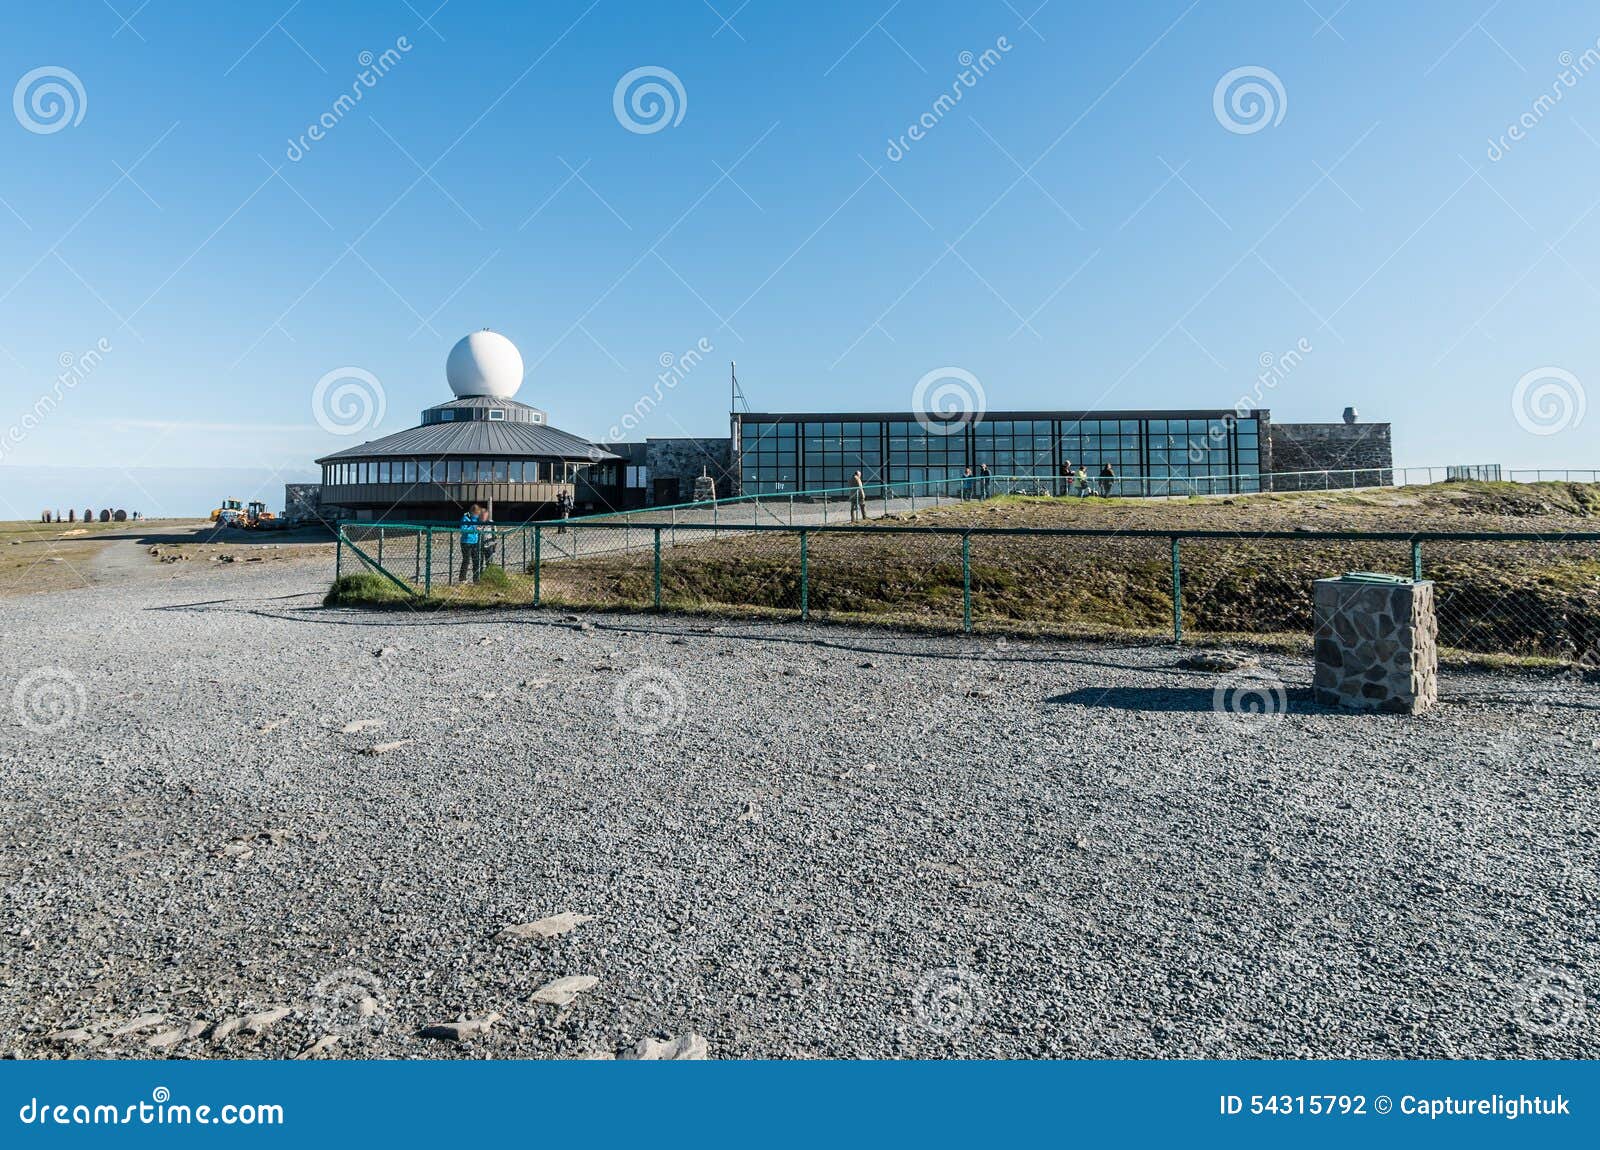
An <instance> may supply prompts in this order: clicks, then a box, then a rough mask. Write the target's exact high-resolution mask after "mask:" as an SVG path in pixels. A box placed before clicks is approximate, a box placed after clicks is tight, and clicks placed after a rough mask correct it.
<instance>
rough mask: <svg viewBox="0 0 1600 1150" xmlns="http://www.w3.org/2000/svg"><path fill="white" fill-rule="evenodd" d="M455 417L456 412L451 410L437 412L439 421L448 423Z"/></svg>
mask: <svg viewBox="0 0 1600 1150" xmlns="http://www.w3.org/2000/svg"><path fill="white" fill-rule="evenodd" d="M455 417H456V413H455V412H453V411H441V412H440V413H439V422H440V423H449V422H450V421H452V420H453V419H455Z"/></svg>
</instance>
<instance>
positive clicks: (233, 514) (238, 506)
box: [211, 499, 245, 525]
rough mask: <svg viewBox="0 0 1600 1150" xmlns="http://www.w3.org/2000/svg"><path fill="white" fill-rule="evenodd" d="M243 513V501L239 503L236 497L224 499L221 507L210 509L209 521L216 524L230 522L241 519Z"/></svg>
mask: <svg viewBox="0 0 1600 1150" xmlns="http://www.w3.org/2000/svg"><path fill="white" fill-rule="evenodd" d="M244 515H245V510H244V504H243V503H240V502H239V501H238V500H237V499H224V500H223V501H222V506H221V507H216V508H213V509H212V511H211V522H213V523H216V524H218V525H222V524H232V523H235V522H237V521H238V520H240V519H243V518H244Z"/></svg>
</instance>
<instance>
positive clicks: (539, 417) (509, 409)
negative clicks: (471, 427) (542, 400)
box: [422, 395, 547, 425]
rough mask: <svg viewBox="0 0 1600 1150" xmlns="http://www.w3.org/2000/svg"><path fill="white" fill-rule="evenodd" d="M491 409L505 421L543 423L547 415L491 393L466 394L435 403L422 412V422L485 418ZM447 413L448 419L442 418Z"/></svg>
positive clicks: (457, 421)
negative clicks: (446, 401) (458, 397)
mask: <svg viewBox="0 0 1600 1150" xmlns="http://www.w3.org/2000/svg"><path fill="white" fill-rule="evenodd" d="M491 411H498V412H500V413H501V419H502V420H503V421H505V422H507V423H545V422H547V416H546V415H545V412H544V411H543V410H542V409H541V408H537V407H529V406H528V405H527V404H526V403H518V402H517V401H516V400H514V399H497V398H495V397H494V396H491V395H466V396H462V397H461V398H460V399H452V400H450V401H449V402H448V403H436V404H434V405H433V406H432V407H430V408H428V409H427V410H425V411H424V412H423V413H422V422H423V423H424V424H425V425H426V424H432V423H448V422H455V423H460V422H462V420H463V419H486V418H488V414H489V412H491ZM447 413H448V415H449V417H450V418H449V419H445V418H443V417H444V416H445V415H446V414H447Z"/></svg>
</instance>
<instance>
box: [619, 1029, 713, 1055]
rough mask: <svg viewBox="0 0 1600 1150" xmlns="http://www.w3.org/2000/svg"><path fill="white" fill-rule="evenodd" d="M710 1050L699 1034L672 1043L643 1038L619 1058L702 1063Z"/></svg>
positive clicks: (686, 1035) (688, 1035) (676, 1039)
mask: <svg viewBox="0 0 1600 1150" xmlns="http://www.w3.org/2000/svg"><path fill="white" fill-rule="evenodd" d="M709 1049H710V1048H709V1047H708V1046H707V1044H706V1040H705V1039H704V1038H701V1037H700V1036H699V1035H698V1034H685V1035H684V1036H683V1037H681V1038H674V1039H672V1040H671V1041H670V1042H658V1041H656V1040H655V1039H654V1038H641V1039H639V1043H638V1045H637V1046H635V1047H633V1049H631V1050H628V1051H625V1052H624V1053H622V1054H619V1055H617V1057H618V1058H622V1059H638V1060H642V1061H649V1062H700V1061H703V1060H704V1059H705V1058H706V1056H707V1054H708V1052H709Z"/></svg>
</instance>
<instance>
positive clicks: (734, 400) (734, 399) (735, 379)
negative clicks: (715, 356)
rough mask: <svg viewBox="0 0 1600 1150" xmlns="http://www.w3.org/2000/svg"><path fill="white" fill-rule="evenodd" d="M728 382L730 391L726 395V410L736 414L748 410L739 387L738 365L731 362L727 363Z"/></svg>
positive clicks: (748, 405) (742, 390)
mask: <svg viewBox="0 0 1600 1150" xmlns="http://www.w3.org/2000/svg"><path fill="white" fill-rule="evenodd" d="M728 380H729V385H730V391H729V394H728V410H729V411H730V412H736V411H739V410H740V409H743V410H745V411H749V410H750V403H749V401H748V400H746V399H745V397H744V388H742V387H740V386H739V365H738V364H737V363H735V362H734V361H733V360H731V359H730V360H729V361H728Z"/></svg>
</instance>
